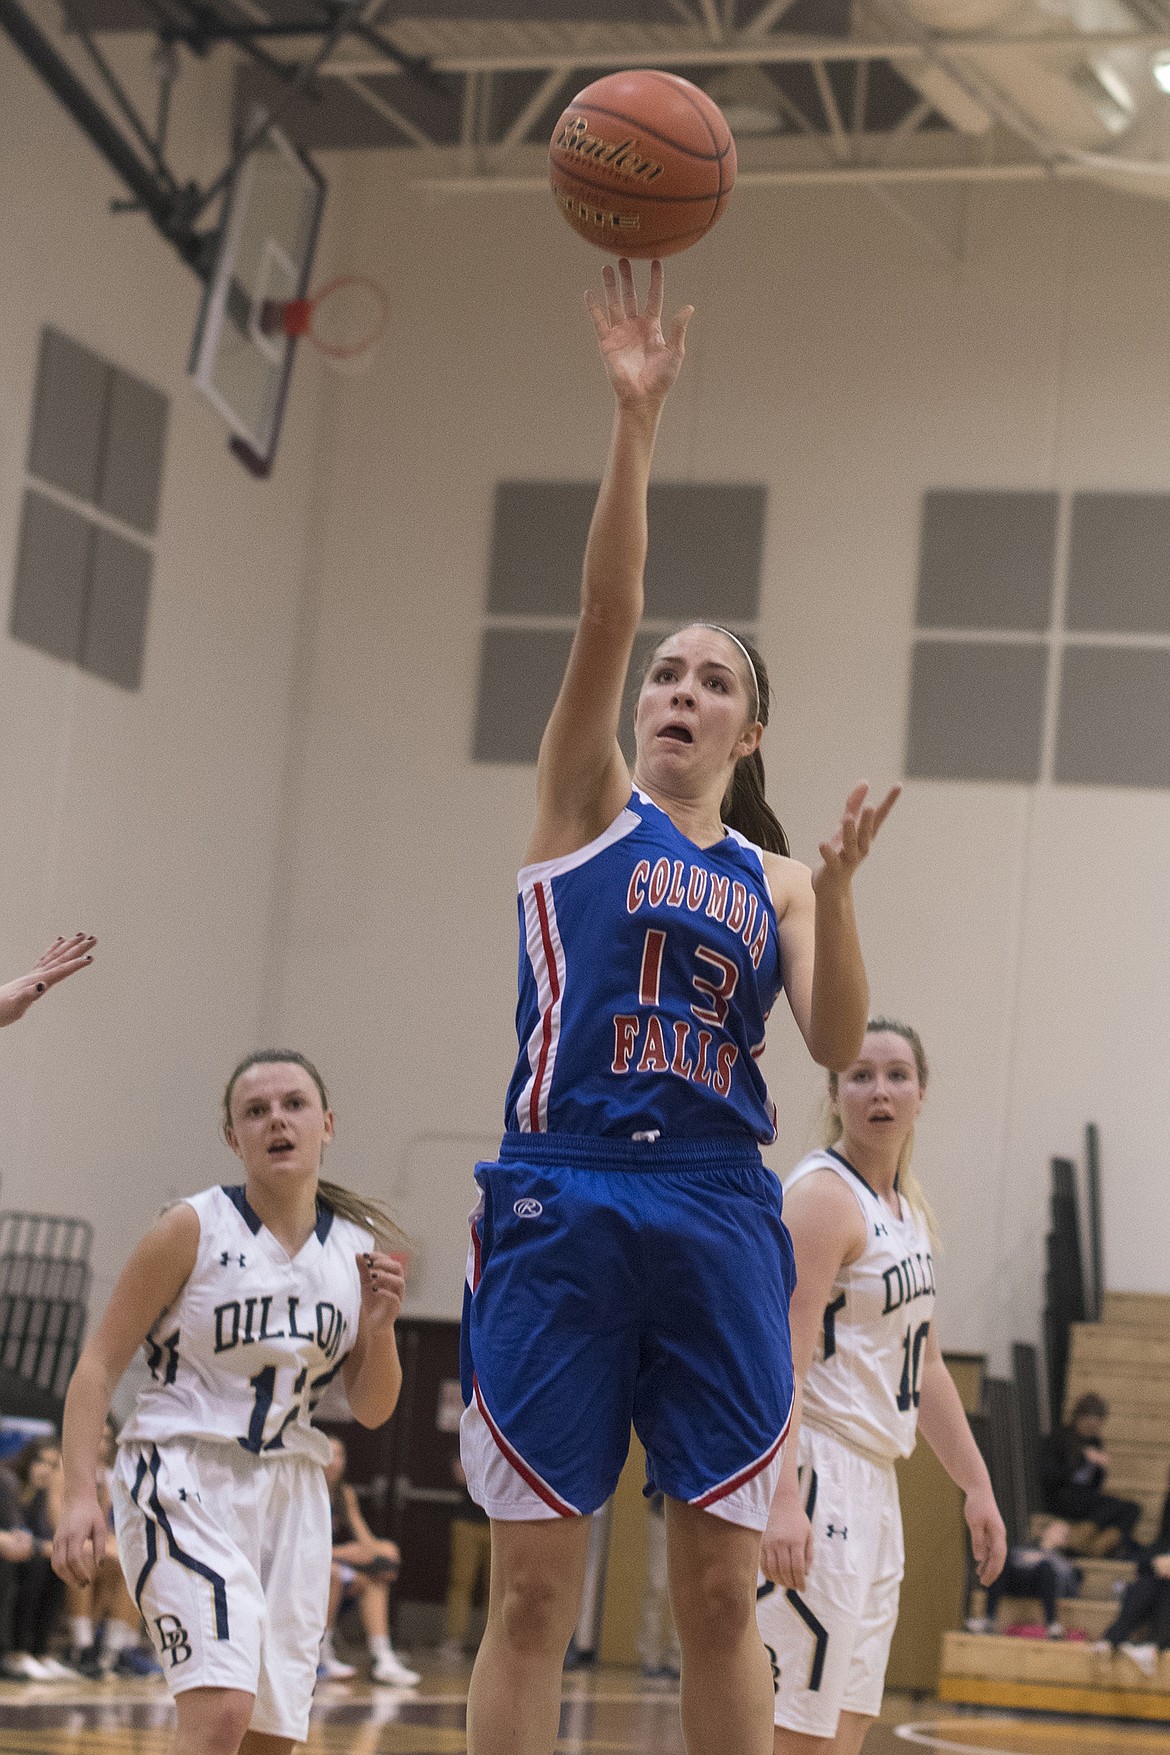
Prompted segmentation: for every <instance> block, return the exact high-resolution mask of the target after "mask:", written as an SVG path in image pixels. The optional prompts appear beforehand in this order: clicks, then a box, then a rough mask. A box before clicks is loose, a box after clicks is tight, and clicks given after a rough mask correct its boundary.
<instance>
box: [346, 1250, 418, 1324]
mask: <svg viewBox="0 0 1170 1755" xmlns="http://www.w3.org/2000/svg"><path fill="white" fill-rule="evenodd" d="M357 1264H358V1275H359V1277H360V1279H361V1282H362V1315H361V1320H362V1324H363V1326H364V1327H367V1328H376V1329H377V1328H392V1327H393V1325H394V1320H395V1318H396V1317H397V1315H398V1312H399V1311H400V1310H401V1309H402V1300H403V1298H404V1297H405V1296H406V1270H405V1268H404V1267H403V1265H402V1263H401V1262H400V1261H399V1260H398V1258H397V1256H394V1255H388V1254H387V1253H386V1252H385V1251H384V1250H380V1249H376V1250H374V1251H373V1252H372V1253H371V1254H369V1255H366V1254H364V1253H362V1254H359V1256H358V1258H357Z"/></svg>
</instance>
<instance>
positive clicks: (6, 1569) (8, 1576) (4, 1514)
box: [0, 1466, 34, 1682]
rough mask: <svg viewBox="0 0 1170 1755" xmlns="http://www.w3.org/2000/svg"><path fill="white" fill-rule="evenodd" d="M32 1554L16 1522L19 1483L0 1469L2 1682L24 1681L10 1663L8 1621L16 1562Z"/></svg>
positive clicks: (26, 1536)
mask: <svg viewBox="0 0 1170 1755" xmlns="http://www.w3.org/2000/svg"><path fill="white" fill-rule="evenodd" d="M33 1551H34V1543H33V1538H32V1537H31V1536H30V1535H29V1533H28V1531H27V1530H26V1529H25V1528H24V1525H23V1524H22V1523H21V1521H20V1485H19V1482H18V1481H17V1479H16V1476H15V1475H14V1474H13V1473H12V1470H11V1469H9V1468H7V1467H3V1466H0V1679H3V1680H4V1681H6V1682H23V1681H24V1680H25V1679H26V1677H25V1672H24V1670H23V1669H19V1668H17V1667H16V1666H15V1665H14V1663H13V1659H12V1639H13V1626H12V1618H13V1611H14V1609H15V1606H16V1567H17V1562H18V1561H21V1560H29V1559H31V1558H32V1554H33Z"/></svg>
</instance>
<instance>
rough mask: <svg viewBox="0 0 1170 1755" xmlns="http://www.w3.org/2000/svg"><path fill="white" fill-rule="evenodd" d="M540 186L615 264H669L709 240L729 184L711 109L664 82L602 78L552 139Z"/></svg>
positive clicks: (725, 139) (690, 90)
mask: <svg viewBox="0 0 1170 1755" xmlns="http://www.w3.org/2000/svg"><path fill="white" fill-rule="evenodd" d="M548 159H549V181H550V183H551V184H552V192H553V195H554V197H555V199H556V203H557V206H558V207H559V208H560V210H561V212H562V213H563V214H564V216H565V218H566V219H567V220H568V222H569V224H570V225H571V226H572V228H573V230H574V231H575V232H577V233H579V235H580V236H581V237H583V238H587V239H588V240H589V242H590V243H591V244H596V245H597V246H598V248H599V249H602V250H608V251H610V252H611V253H612V254H613V255H615V256H673V255H674V254H675V253H676V252H677V251H679V250H685V249H687V247H688V246H689V245H690V244H696V243H698V241H699V239H700V238H701V237H702V236H703V235H704V233H706V232H709V231H710V229H711V227H712V226H713V225H714V224H715V221H716V220H717V219H718V218H719V215H720V214H721V213H722V212H723V209H724V208H725V207H726V206H727V202H728V198H729V196H730V195H731V190H732V187H733V185H734V183H735V141H734V140H733V139H732V138H731V129H730V128H729V127H728V126H727V123H726V122H725V121H724V119H723V113H722V111H721V110H720V108H719V106H718V104H715V103H712V101H711V99H710V98H709V97H708V96H707V94H706V92H705V91H700V90H699V88H698V86H697V85H692V84H691V82H690V80H689V79H680V78H679V77H678V75H677V74H674V73H657V72H651V71H649V70H642V71H637V72H633V73H609V74H607V75H606V76H605V78H604V79H595V80H594V82H593V84H592V85H587V86H586V87H585V90H584V91H581V92H578V93H577V96H576V97H575V98H574V99H573V101H572V103H571V104H570V105H569V106H568V108H567V109H566V110H565V112H564V114H563V115H562V116H561V119H560V121H559V122H558V123H557V125H556V128H555V129H554V130H553V137H552V141H551V143H550V145H549V149H548Z"/></svg>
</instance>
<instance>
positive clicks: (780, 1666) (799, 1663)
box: [756, 1426, 904, 1737]
mask: <svg viewBox="0 0 1170 1755" xmlns="http://www.w3.org/2000/svg"><path fill="white" fill-rule="evenodd" d="M797 1455H798V1458H799V1467H800V1484H801V1490H802V1492H803V1495H804V1505H805V1510H806V1511H807V1512H808V1516H809V1520H810V1522H811V1523H812V1526H813V1542H814V1548H813V1563H812V1568H811V1570H810V1572H809V1575H808V1578H807V1580H806V1582H805V1587H804V1589H803V1590H802V1591H794V1590H785V1589H784V1587H783V1586H782V1585H778V1584H773V1583H772V1582H771V1581H770V1580H766V1579H763V1578H761V1581H760V1585H759V1588H758V1592H757V1599H758V1600H757V1604H756V1618H757V1620H758V1622H759V1627H760V1633H761V1636H762V1637H763V1641H764V1644H765V1646H766V1647H767V1649H768V1654H769V1656H770V1657H771V1659H772V1674H773V1678H774V1680H775V1686H776V1712H775V1719H776V1723H777V1724H778V1725H783V1726H784V1728H785V1729H786V1730H790V1731H800V1732H802V1733H803V1734H804V1735H805V1736H808V1737H832V1736H835V1735H836V1732H837V1720H838V1718H839V1717H840V1715H841V1713H842V1712H856V1713H862V1714H864V1715H866V1716H868V1717H873V1718H876V1717H877V1715H878V1713H879V1712H880V1711H881V1705H882V1689H883V1687H884V1684H885V1677H886V1663H887V1661H888V1659H889V1655H890V1641H891V1639H892V1638H893V1635H894V1627H895V1625H896V1623H897V1619H898V1590H899V1586H900V1585H901V1582H902V1571H903V1565H904V1557H903V1548H902V1514H901V1510H900V1508H899V1505H898V1483H897V1478H896V1477H895V1474H894V1467H893V1464H892V1463H887V1462H878V1461H876V1460H875V1459H874V1458H872V1457H868V1456H863V1455H861V1453H860V1452H859V1451H855V1450H851V1449H850V1448H849V1447H848V1445H845V1444H842V1443H840V1442H839V1441H838V1440H837V1439H835V1438H831V1437H829V1435H828V1434H827V1433H825V1432H817V1431H813V1430H812V1429H811V1428H809V1427H807V1426H804V1427H802V1428H801V1432H800V1438H799V1441H798V1452H797Z"/></svg>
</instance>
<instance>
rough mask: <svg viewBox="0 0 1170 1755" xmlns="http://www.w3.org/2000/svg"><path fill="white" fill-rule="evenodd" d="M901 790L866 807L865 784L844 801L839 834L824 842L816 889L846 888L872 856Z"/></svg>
mask: <svg viewBox="0 0 1170 1755" xmlns="http://www.w3.org/2000/svg"><path fill="white" fill-rule="evenodd" d="M901 793H902V788H901V787H900V786H891V787H890V790H889V791H888V792H887V793H886V796H885V797H884V798H883V799H882V802H881V803H880V804H877V805H874V804H867V803H866V802H865V801H866V799H867V798H868V797H869V782H868V781H867V780H862V781H861V782H860V784H859V785H857V786H855V787H854V788H853V791H852V792H851V793H850V794H849V797H848V798H847V799H846V800H845V809H844V812H843V813H842V816H841V821H840V823H839V825H838V827H837V832H836V834H835V835H834V836H833V837H832V839H831V840H828V841H822V842H821V844H820V855H821V860H822V863H821V865H820V866H819V868H818V869H817V871H815V872H814V873H813V881H812V882H813V889H814V890H820V889H821V888H822V886H827V885H830V884H847V883H849V881H850V879H851V878H852V876H853V874H854V872H855V871H856V870H857V868H858V866H859V865H860V864H861V862H862V860H863V859H864V858H865V856H866V854H867V853H868V852H869V850H870V848H871V847H872V846H873V844H874V840H875V839H876V837H877V832H878V830H879V829H880V828H881V826H882V824H883V823H884V822H885V820H886V818H887V817H888V816H889V814H890V812H891V811H892V810H893V808H894V806H895V805H896V804H897V802H898V799H899V798H900V796H901Z"/></svg>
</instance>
